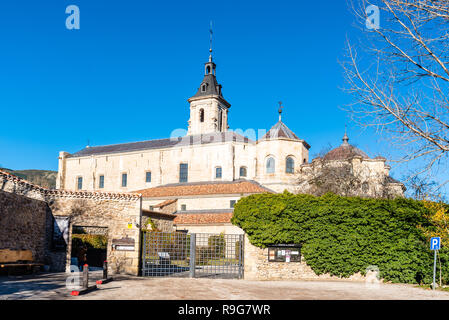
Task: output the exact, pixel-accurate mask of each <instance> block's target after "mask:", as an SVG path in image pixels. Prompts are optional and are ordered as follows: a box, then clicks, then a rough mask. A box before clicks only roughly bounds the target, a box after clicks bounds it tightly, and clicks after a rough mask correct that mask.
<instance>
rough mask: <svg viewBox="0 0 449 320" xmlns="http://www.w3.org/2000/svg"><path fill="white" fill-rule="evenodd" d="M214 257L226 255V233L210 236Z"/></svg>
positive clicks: (209, 242) (209, 241) (209, 240)
mask: <svg viewBox="0 0 449 320" xmlns="http://www.w3.org/2000/svg"><path fill="white" fill-rule="evenodd" d="M207 243H208V245H209V248H210V249H211V253H212V255H213V257H214V258H224V257H225V255H226V240H225V237H224V234H223V233H221V234H220V235H217V236H210V237H209V239H208V240H207Z"/></svg>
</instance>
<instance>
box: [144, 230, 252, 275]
mask: <svg viewBox="0 0 449 320" xmlns="http://www.w3.org/2000/svg"><path fill="white" fill-rule="evenodd" d="M142 240H143V241H142V275H143V276H148V277H192V278H193V277H212V278H238V279H241V278H243V235H238V234H206V233H192V234H186V233H181V232H172V233H168V232H144V233H143V239H142Z"/></svg>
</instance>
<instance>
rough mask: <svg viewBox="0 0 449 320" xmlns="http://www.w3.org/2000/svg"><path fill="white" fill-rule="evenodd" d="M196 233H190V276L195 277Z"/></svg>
mask: <svg viewBox="0 0 449 320" xmlns="http://www.w3.org/2000/svg"><path fill="white" fill-rule="evenodd" d="M195 249H196V234H195V233H192V234H191V235H190V278H195V260H196V252H195Z"/></svg>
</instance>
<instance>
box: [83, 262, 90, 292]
mask: <svg viewBox="0 0 449 320" xmlns="http://www.w3.org/2000/svg"><path fill="white" fill-rule="evenodd" d="M87 287H89V266H88V265H87V264H85V265H84V266H83V288H84V289H87Z"/></svg>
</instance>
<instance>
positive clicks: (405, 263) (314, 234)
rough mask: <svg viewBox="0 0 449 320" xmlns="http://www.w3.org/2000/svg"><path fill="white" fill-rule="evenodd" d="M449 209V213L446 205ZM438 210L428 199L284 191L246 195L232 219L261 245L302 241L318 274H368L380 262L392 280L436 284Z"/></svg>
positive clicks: (446, 260) (444, 263)
mask: <svg viewBox="0 0 449 320" xmlns="http://www.w3.org/2000/svg"><path fill="white" fill-rule="evenodd" d="M444 208H445V210H446V212H447V206H446V205H445V206H444ZM436 212H437V210H434V208H433V207H432V206H429V205H427V204H426V202H423V201H416V200H411V199H404V198H398V199H394V200H386V199H363V198H358V197H340V196H337V195H334V194H326V195H324V196H321V197H315V196H311V195H293V194H291V193H288V192H284V193H283V194H258V195H251V196H249V197H246V198H242V199H241V200H240V201H239V202H238V203H237V204H236V206H235V211H234V216H233V218H232V222H233V224H235V225H237V226H239V227H241V228H242V229H243V230H244V231H245V232H246V233H247V235H248V238H249V240H250V242H251V244H252V245H254V246H256V247H259V248H265V247H267V246H268V245H271V244H293V243H300V244H302V255H303V258H304V260H305V262H306V263H307V265H308V266H310V267H311V268H312V270H313V271H314V272H315V273H316V274H317V275H322V274H330V275H332V276H339V277H349V276H351V275H355V274H357V273H359V272H360V273H361V274H362V275H363V274H365V272H366V269H367V268H368V267H370V266H377V267H378V268H379V270H380V277H381V278H383V279H384V280H386V281H391V282H402V283H431V282H432V273H433V252H432V251H430V249H429V246H430V245H429V235H430V234H432V233H433V232H435V230H437V228H438V226H437V225H436V224H435V223H434V220H433V219H431V217H433V216H434V215H435V214H436ZM440 212H441V210H440ZM439 253H440V255H439V260H440V261H441V267H442V282H443V283H447V282H448V281H449V254H448V250H447V248H445V247H443V248H442V250H440V252H439ZM437 271H439V264H438V267H437Z"/></svg>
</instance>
